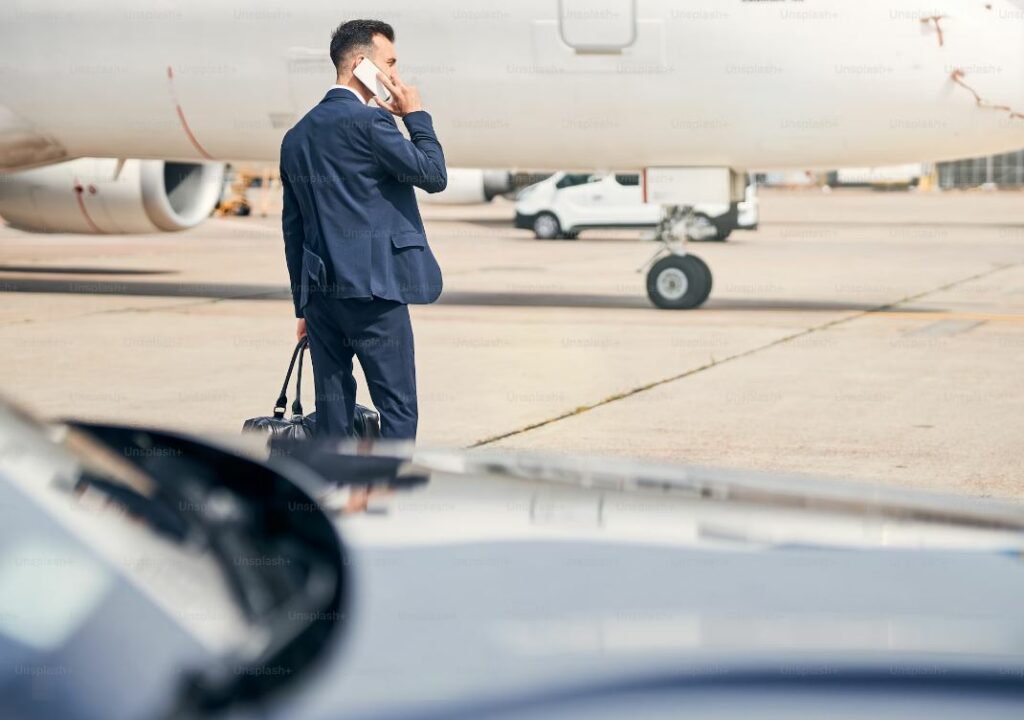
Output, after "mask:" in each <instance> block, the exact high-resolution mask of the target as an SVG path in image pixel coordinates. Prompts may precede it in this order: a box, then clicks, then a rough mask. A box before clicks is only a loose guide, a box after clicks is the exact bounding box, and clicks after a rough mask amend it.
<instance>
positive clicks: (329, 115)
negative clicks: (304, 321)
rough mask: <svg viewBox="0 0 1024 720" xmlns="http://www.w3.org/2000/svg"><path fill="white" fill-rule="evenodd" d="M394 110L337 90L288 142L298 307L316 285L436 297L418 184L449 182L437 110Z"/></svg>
mask: <svg viewBox="0 0 1024 720" xmlns="http://www.w3.org/2000/svg"><path fill="white" fill-rule="evenodd" d="M404 121H405V126H406V128H407V129H408V130H409V136H410V140H406V139H405V137H404V136H403V135H402V133H401V132H400V131H399V130H398V125H397V124H396V123H395V119H394V116H393V115H391V113H389V112H387V111H386V110H383V109H381V108H374V107H370V106H368V105H364V104H363V103H362V102H361V101H360V100H359V98H357V97H356V96H355V95H354V94H353V93H352V92H350V91H349V90H345V89H341V88H334V89H332V90H331V91H330V92H328V93H327V95H326V97H324V99H323V100H321V101H320V104H319V105H317V106H316V107H314V108H313V109H312V110H310V111H309V112H308V113H306V115H305V117H303V118H302V119H301V120H300V121H299V122H298V123H297V124H296V125H295V127H293V128H292V129H291V130H289V131H288V133H287V134H286V135H285V136H284V142H283V143H282V144H281V182H282V184H283V186H284V215H283V217H282V226H283V230H284V244H285V256H286V258H287V261H288V274H289V275H290V276H291V285H292V296H293V298H294V301H295V315H296V317H302V316H303V313H302V308H303V307H304V306H305V305H306V302H307V301H308V300H309V296H310V293H311V292H323V293H326V294H328V295H330V296H331V297H338V298H362V299H372V298H382V299H386V300H395V301H398V302H401V303H429V302H433V301H434V300H436V299H437V297H438V295H440V294H441V269H440V268H439V267H438V265H437V261H436V260H435V259H434V254H433V253H432V252H431V251H430V246H429V245H428V244H427V237H426V234H425V233H424V230H423V220H422V219H421V218H420V212H419V208H418V207H417V205H416V196H415V194H414V193H413V186H417V187H421V188H423V189H424V190H426V191H427V192H431V193H433V192H440V191H441V190H444V189H445V186H446V185H447V184H448V175H447V173H446V171H445V167H444V154H443V152H442V151H441V144H440V143H439V142H438V141H437V136H436V135H435V134H434V127H433V123H432V122H431V119H430V115H429V114H428V113H426V112H424V111H422V110H420V111H417V112H412V113H409V114H408V115H406V116H405V118H404Z"/></svg>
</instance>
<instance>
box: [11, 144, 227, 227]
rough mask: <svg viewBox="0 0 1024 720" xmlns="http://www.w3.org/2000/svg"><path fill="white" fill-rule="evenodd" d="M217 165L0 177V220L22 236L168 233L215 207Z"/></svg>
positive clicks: (129, 165) (219, 181)
mask: <svg viewBox="0 0 1024 720" xmlns="http://www.w3.org/2000/svg"><path fill="white" fill-rule="evenodd" d="M224 169H225V166H224V164H223V163H184V162H165V161H163V160H127V161H125V162H124V166H123V167H122V168H121V170H120V172H118V161H117V160H114V159H108V158H80V159H78V160H71V161H70V162H65V163H60V164H58V165H48V166H46V167H41V168H36V169H34V170H25V171H23V172H18V173H12V174H9V175H0V215H2V216H3V218H4V219H5V220H6V221H7V222H8V223H9V224H10V225H12V226H14V227H17V228H19V229H22V230H27V231H29V232H67V233H90V234H95V235H117V234H127V233H131V234H142V233H158V232H176V231H179V230H187V229H188V228H191V227H195V226H196V225H198V224H199V223H201V222H202V221H203V220H205V219H206V218H207V217H208V216H209V215H210V213H211V212H212V211H213V208H214V207H215V206H216V205H217V202H218V200H219V199H220V196H221V191H222V189H223V186H224Z"/></svg>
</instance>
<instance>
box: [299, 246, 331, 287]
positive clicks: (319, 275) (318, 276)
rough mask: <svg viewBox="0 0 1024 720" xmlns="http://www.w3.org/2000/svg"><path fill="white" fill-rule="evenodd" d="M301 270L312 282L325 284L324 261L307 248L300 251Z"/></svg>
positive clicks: (325, 269)
mask: <svg viewBox="0 0 1024 720" xmlns="http://www.w3.org/2000/svg"><path fill="white" fill-rule="evenodd" d="M302 269H303V270H305V272H306V275H308V276H309V277H311V278H312V279H313V280H316V281H317V282H320V283H325V282H327V268H326V267H324V261H323V260H321V259H320V256H319V255H317V254H316V253H315V252H313V251H312V250H310V249H309V248H303V250H302Z"/></svg>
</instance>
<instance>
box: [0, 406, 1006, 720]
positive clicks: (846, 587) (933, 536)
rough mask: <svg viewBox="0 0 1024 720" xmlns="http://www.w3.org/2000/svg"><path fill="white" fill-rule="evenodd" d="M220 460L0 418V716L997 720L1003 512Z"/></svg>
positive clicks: (1001, 701) (613, 475)
mask: <svg viewBox="0 0 1024 720" xmlns="http://www.w3.org/2000/svg"><path fill="white" fill-rule="evenodd" d="M231 447H232V448H234V449H228V446H226V445H223V444H222V445H216V446H215V445H211V444H209V443H206V442H201V441H198V440H194V439H190V438H187V437H184V436H181V435H178V434H175V433H164V432H158V431H153V430H146V429H140V428H124V427H116V426H103V425H90V424H75V423H72V424H63V425H51V426H44V425H40V424H38V423H36V422H35V421H34V420H32V419H31V418H29V417H27V416H25V415H24V414H23V413H20V412H18V411H16V410H13V409H12V408H10V407H6V406H0V450H2V452H0V520H2V522H0V588H2V591H0V604H2V606H0V662H2V664H3V668H4V673H3V675H2V683H3V694H2V695H0V716H2V717H4V718H16V719H17V718H54V717H60V718H103V719H104V720H113V719H116V718H160V717H167V718H170V717H174V718H186V717H187V718H200V717H225V716H226V717H236V718H237V717H260V718H282V719H284V718H288V719H289V720H291V719H295V718H311V719H312V718H335V717H338V718H340V717H344V718H353V717H357V718H359V717H389V718H477V717H505V718H542V717H550V718H573V717H588V718H593V717H598V718H603V717H623V716H627V715H628V716H629V717H632V718H660V717H666V718H667V717H679V716H680V714H681V713H683V712H684V711H685V713H686V714H687V715H693V716H696V717H702V718H743V719H744V720H748V719H749V718H751V717H755V718H790V717H808V718H819V717H843V718H872V719H876V718H896V717H899V718H938V717H968V716H970V717H978V718H1019V717H1022V716H1024V605H1022V603H1021V602H1020V599H1021V597H1024V563H1022V554H1021V553H1022V550H1024V536H1022V535H1021V528H1022V526H1024V512H1022V509H1021V508H1020V506H1019V505H1013V504H1002V503H996V502H989V501H976V500H971V499H965V498H953V497H945V496H939V495H930V494H924V493H918V492H901V491H895V490H889V489H883V488H868V487H861V486H856V485H846V484H837V483H829V482H823V481H816V480H809V479H807V478H780V477H774V476H764V475H756V474H750V473H722V472H713V471H708V470H701V469H695V468H683V467H674V466H658V465H647V464H637V463H633V462H630V461H626V460H609V459H602V460H595V459H572V458H561V459H553V458H538V457H531V456H523V455H500V454H490V453H451V452H420V453H417V454H416V455H415V456H414V457H413V458H412V460H406V459H404V458H403V457H402V456H401V454H400V453H398V452H395V451H394V450H391V449H388V448H383V449H377V450H376V451H375V453H370V454H366V453H367V452H368V451H367V450H366V449H365V448H362V449H353V448H347V447H346V446H344V445H339V444H338V443H305V444H302V443H299V444H291V445H278V446H274V447H272V448H270V451H269V452H268V450H267V448H259V449H256V448H250V449H249V450H243V449H241V446H240V445H238V446H237V447H236V446H235V444H234V443H232V444H231ZM356 450H358V452H359V453H363V454H358V453H357V452H356ZM257 455H262V456H263V457H262V459H259V458H257Z"/></svg>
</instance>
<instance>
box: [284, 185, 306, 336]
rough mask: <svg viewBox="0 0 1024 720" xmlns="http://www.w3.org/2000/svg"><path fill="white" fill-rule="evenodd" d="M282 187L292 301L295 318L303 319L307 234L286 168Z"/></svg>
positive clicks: (286, 256) (286, 257)
mask: <svg viewBox="0 0 1024 720" xmlns="http://www.w3.org/2000/svg"><path fill="white" fill-rule="evenodd" d="M281 185H282V187H283V188H284V211H283V213H282V214H281V229H282V230H283V231H284V255H285V260H287V262H288V276H289V278H290V280H291V286H292V301H293V302H294V303H295V317H297V318H300V317H302V307H301V305H300V302H299V298H300V297H301V288H302V272H303V270H302V249H303V246H304V245H305V239H306V237H305V232H304V231H303V229H302V213H301V212H300V211H299V201H298V200H297V199H296V198H295V191H294V190H292V187H291V184H290V183H289V181H288V175H287V173H285V171H284V168H282V169H281Z"/></svg>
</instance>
